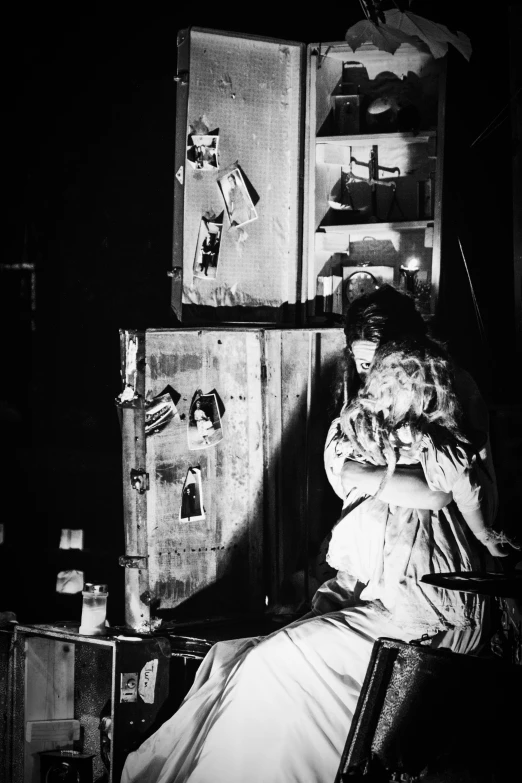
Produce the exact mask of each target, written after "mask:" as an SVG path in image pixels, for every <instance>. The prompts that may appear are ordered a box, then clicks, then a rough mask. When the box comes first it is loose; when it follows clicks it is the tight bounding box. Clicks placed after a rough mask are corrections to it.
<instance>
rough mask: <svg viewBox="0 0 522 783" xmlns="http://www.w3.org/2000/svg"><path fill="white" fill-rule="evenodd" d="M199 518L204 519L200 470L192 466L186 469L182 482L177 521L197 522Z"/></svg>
mask: <svg viewBox="0 0 522 783" xmlns="http://www.w3.org/2000/svg"><path fill="white" fill-rule="evenodd" d="M200 519H205V508H204V506H203V486H202V482H201V470H200V468H199V467H193V468H189V469H188V471H187V476H186V478H185V483H184V484H183V491H182V493H181V505H180V509H179V521H180V522H198V521H199V520H200Z"/></svg>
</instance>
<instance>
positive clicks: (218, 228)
mask: <svg viewBox="0 0 522 783" xmlns="http://www.w3.org/2000/svg"><path fill="white" fill-rule="evenodd" d="M222 231H223V217H222V215H221V216H220V218H218V219H217V220H216V221H213V220H207V219H206V218H201V222H200V224H199V233H198V242H197V245H196V256H195V258H194V267H193V270H192V271H193V275H194V277H201V278H202V279H203V280H215V279H216V277H217V268H218V261H219V249H220V247H221V232H222Z"/></svg>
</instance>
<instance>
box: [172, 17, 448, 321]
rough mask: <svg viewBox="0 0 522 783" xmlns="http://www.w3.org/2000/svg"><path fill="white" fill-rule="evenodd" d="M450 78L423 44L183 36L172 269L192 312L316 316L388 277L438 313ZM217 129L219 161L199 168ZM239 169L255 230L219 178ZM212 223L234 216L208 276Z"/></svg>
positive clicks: (178, 305)
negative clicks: (239, 215) (203, 146)
mask: <svg viewBox="0 0 522 783" xmlns="http://www.w3.org/2000/svg"><path fill="white" fill-rule="evenodd" d="M445 81H446V64H445V58H442V59H437V60H435V59H434V58H433V57H432V56H431V54H430V53H429V52H428V51H427V50H426V49H425V48H424V47H423V45H422V44H420V42H419V47H414V46H411V45H409V44H402V45H401V46H400V47H399V48H398V49H397V51H396V52H395V54H389V53H387V52H384V51H380V50H378V49H376V48H375V47H374V46H373V45H370V44H366V45H363V46H361V47H359V48H358V49H357V50H356V51H355V52H353V51H352V50H351V49H350V47H349V46H348V44H346V43H345V42H337V43H322V44H311V45H309V46H308V47H305V46H304V45H303V44H300V43H295V42H289V41H277V40H269V39H263V38H254V37H251V36H244V35H238V34H235V33H234V34H232V33H223V32H220V31H215V30H204V29H200V28H195V27H194V28H191V29H189V30H184V31H182V32H181V33H180V34H179V37H178V73H177V83H178V86H177V124H176V151H175V181H174V229H175V230H174V251H173V270H172V278H173V279H172V307H173V309H174V311H175V313H176V314H177V315H178V317H179V318H180V320H181V321H183V322H184V323H189V322H198V323H202V322H203V319H209V320H213V321H223V320H234V321H243V322H248V321H252V320H253V319H255V320H267V321H275V322H278V323H289V324H294V325H295V323H296V322H300V323H305V322H306V323H308V322H310V321H312V322H313V321H314V319H316V318H319V317H322V316H326V317H328V315H331V314H339V312H340V310H342V309H343V307H346V304H347V302H348V301H349V299H350V298H351V297H353V296H354V295H357V293H359V292H360V290H361V289H363V288H365V287H368V286H370V287H371V286H372V285H375V284H377V285H378V284H380V283H382V282H393V283H394V284H396V285H405V286H409V287H410V289H411V290H414V294H415V296H416V297H417V300H418V302H419V305H420V306H421V308H422V309H423V310H424V311H425V312H426V313H427V314H428V313H430V312H433V310H434V307H435V303H436V298H437V293H438V286H439V273H440V238H441V221H442V173H443V153H444V119H445V97H444V96H445ZM205 130H206V131H208V132H209V133H213V134H215V135H214V139H215V143H216V144H218V147H217V149H218V153H217V165H218V166H219V168H215V166H214V167H213V166H212V165H210V164H205V167H204V168H196V167H195V166H196V165H197V164H195V162H194V159H193V154H192V152H193V149H194V142H195V139H196V141H201V134H202V133H204V132H205ZM234 167H236V168H237V167H238V168H240V169H241V172H242V174H243V176H244V178H245V183H246V185H247V186H248V190H249V193H250V194H251V196H252V199H253V201H254V203H255V209H256V213H257V219H254V220H250V222H247V223H246V224H245V225H244V226H239V227H236V226H234V225H233V224H232V223H233V221H230V218H229V215H228V209H227V204H226V199H224V198H223V189H222V188H220V187H219V185H220V183H222V177H223V176H224V174H226V173H227V172H229V171H230V170H231V168H234ZM202 219H204V220H216V221H218V222H219V221H220V220H222V222H223V231H222V232H221V247H220V253H219V264H218V274H217V275H216V277H215V278H214V279H209V278H208V277H205V275H203V276H198V275H197V274H196V275H194V269H195V261H196V257H197V253H198V237H199V230H200V225H201V221H202ZM401 267H404V268H405V269H404V270H401ZM363 270H364V271H363ZM405 270H408V271H410V272H412V273H413V277H412V275H411V274H410V275H409V276H408V274H407V273H406V271H405ZM357 272H359V273H361V272H363V274H359V275H358V276H355V277H353V275H354V273H355V274H356V273H357ZM332 278H333V279H332ZM325 291H326V295H325ZM324 299H326V300H327V301H326V302H324V301H323V300H324ZM332 300H333V301H332ZM325 305H326V307H325ZM296 319H297V320H296ZM299 319H301V320H300V321H299Z"/></svg>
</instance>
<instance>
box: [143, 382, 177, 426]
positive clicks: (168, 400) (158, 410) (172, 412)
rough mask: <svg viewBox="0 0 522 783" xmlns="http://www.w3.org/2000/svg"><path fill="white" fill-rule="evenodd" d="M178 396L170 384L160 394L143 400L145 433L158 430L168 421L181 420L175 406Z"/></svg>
mask: <svg viewBox="0 0 522 783" xmlns="http://www.w3.org/2000/svg"><path fill="white" fill-rule="evenodd" d="M180 397H181V395H180V394H179V392H177V391H175V389H173V388H172V386H166V387H165V389H163V391H162V392H161V393H160V394H158V395H156V397H153V398H152V399H151V400H147V401H146V402H145V435H151V434H152V433H156V432H160V431H161V430H162V429H164V427H166V426H167V424H168V423H169V421H172V420H174V421H177V422H180V421H181V418H182V417H181V416H180V414H179V412H178V409H177V407H176V403H177V402H178V400H179V399H180Z"/></svg>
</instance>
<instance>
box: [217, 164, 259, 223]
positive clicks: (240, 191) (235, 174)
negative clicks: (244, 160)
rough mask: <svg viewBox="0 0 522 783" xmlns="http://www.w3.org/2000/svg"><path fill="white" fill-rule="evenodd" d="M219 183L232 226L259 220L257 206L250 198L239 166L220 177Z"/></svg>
mask: <svg viewBox="0 0 522 783" xmlns="http://www.w3.org/2000/svg"><path fill="white" fill-rule="evenodd" d="M218 185H219V187H220V189H221V194H222V196H223V200H224V202H225V207H226V210H227V215H228V219H229V220H230V225H231V226H234V227H238V226H244V225H245V223H251V222H252V221H253V220H257V212H256V208H255V207H254V204H253V202H252V199H251V198H250V194H249V192H248V190H247V187H246V185H245V180H244V179H243V175H242V174H241V171H240V170H239V168H233V169H231V170H229V171H228V172H227V173H226V174H224V175H223V176H222V177H220V179H218Z"/></svg>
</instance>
